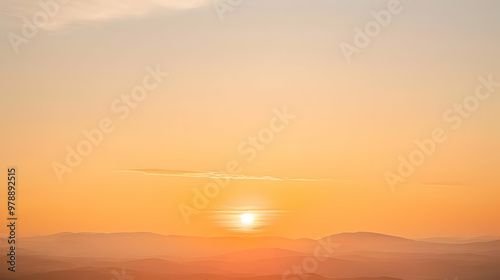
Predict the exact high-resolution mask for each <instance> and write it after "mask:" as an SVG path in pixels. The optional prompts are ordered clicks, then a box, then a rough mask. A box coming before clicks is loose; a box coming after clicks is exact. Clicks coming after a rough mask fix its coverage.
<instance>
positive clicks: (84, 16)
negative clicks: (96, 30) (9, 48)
mask: <svg viewBox="0 0 500 280" xmlns="http://www.w3.org/2000/svg"><path fill="white" fill-rule="evenodd" d="M210 3H211V2H210V1H209V0H144V1H136V0H70V1H68V3H65V4H59V5H58V8H57V10H56V12H54V16H53V17H51V18H50V21H49V23H48V24H46V25H44V26H40V27H39V28H41V29H46V30H61V29H63V30H64V29H68V28H70V27H75V26H81V25H90V24H95V23H98V22H103V21H108V20H114V19H120V18H127V17H141V16H145V15H147V14H150V13H152V12H155V11H157V10H158V9H165V10H171V11H180V10H188V9H193V8H197V7H201V6H206V5H208V4H210ZM1 6H2V7H0V11H2V13H3V14H8V15H11V16H17V17H22V16H25V17H26V18H28V19H29V20H31V17H32V16H33V15H34V14H35V13H36V12H39V11H43V10H42V8H41V7H40V6H38V5H37V2H36V1H27V0H17V1H12V0H10V1H6V3H3V4H2V5H1ZM14 19H15V18H14ZM15 20H17V21H19V20H18V19H15ZM18 24H22V22H18Z"/></svg>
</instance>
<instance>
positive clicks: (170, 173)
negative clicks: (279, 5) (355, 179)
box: [115, 169, 350, 182]
mask: <svg viewBox="0 0 500 280" xmlns="http://www.w3.org/2000/svg"><path fill="white" fill-rule="evenodd" d="M115 172H127V173H139V174H144V175H152V176H166V177H188V178H212V179H217V178H219V179H235V180H263V181H302V182H350V180H335V179H318V178H288V177H283V178H279V177H272V176H248V175H243V174H229V173H222V172H215V171H189V170H165V169H130V170H117V171H115Z"/></svg>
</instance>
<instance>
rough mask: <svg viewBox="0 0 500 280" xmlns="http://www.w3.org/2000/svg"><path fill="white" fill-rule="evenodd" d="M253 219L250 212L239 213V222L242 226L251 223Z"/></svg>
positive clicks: (253, 216)
mask: <svg viewBox="0 0 500 280" xmlns="http://www.w3.org/2000/svg"><path fill="white" fill-rule="evenodd" d="M254 219H255V215H254V214H252V213H243V214H241V224H242V225H244V226H251V225H253V221H254Z"/></svg>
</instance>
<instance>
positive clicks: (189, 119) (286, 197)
mask: <svg viewBox="0 0 500 280" xmlns="http://www.w3.org/2000/svg"><path fill="white" fill-rule="evenodd" d="M100 2H101V1H95V3H94V4H93V5H97V6H95V7H94V6H89V7H86V9H83V10H75V9H74V7H73V6H67V7H66V9H62V10H61V14H60V15H59V16H56V17H54V19H53V21H52V24H51V25H50V26H48V27H46V28H45V29H41V30H40V32H39V34H37V36H36V37H34V38H33V39H31V40H30V42H29V43H28V44H26V45H23V46H21V49H20V51H19V53H17V54H16V53H14V52H13V50H12V48H11V45H10V43H9V41H8V40H7V39H6V40H2V41H1V43H0V53H1V55H2V64H1V65H0V71H1V77H2V82H1V83H0V92H2V94H1V97H0V98H1V100H0V114H2V117H1V118H0V122H1V127H2V132H1V133H2V135H1V137H0V148H1V154H2V157H1V158H0V163H1V166H2V167H3V168H4V169H5V170H6V168H7V167H8V166H12V165H14V166H17V167H18V177H19V178H18V179H19V192H18V196H19V197H18V198H19V201H18V203H19V210H18V213H19V218H20V227H19V233H20V234H21V235H23V236H28V235H39V234H51V233H57V232H66V231H69V232H81V231H88V232H122V231H123V232H130V231H141V232H156V233H161V234H176V235H201V236H215V235H252V234H253V235H255V234H258V235H276V236H287V237H319V236H324V235H327V234H331V233H338V232H345V231H374V232H381V233H387V234H394V235H401V236H408V237H429V236H481V235H500V226H498V223H497V221H498V220H499V218H500V211H498V206H497V204H498V197H499V195H500V190H499V189H498V185H499V183H500V177H499V175H498V172H497V171H496V169H497V167H498V164H499V159H500V152H499V149H498V143H500V141H499V140H500V133H499V130H498V127H499V124H500V119H499V117H498V116H499V115H498V112H499V109H500V87H496V91H494V92H493V93H492V95H491V97H490V98H489V99H487V100H484V101H481V103H480V105H479V107H478V109H477V110H476V111H474V112H472V114H471V116H470V117H468V118H467V119H466V120H465V121H464V122H463V124H462V125H461V126H460V128H459V129H453V128H452V125H451V123H449V122H446V121H445V120H443V114H444V113H445V112H446V111H447V110H449V109H452V108H453V104H455V103H462V101H463V100H464V98H466V97H467V96H469V95H472V94H473V93H474V91H475V89H476V87H477V86H478V84H480V83H479V81H478V77H479V76H483V77H487V76H488V75H490V74H491V75H492V77H493V80H495V81H497V80H498V81H500V72H499V71H498V70H499V69H500V68H499V66H500V57H499V56H498V46H499V43H500V36H499V34H500V32H499V31H500V30H499V28H500V25H499V24H498V16H497V13H496V12H494V11H495V10H494V8H498V3H497V2H495V1H480V2H477V3H476V2H475V3H456V2H451V1H443V2H440V3H435V2H431V1H425V2H416V3H413V2H412V3H407V2H404V10H403V12H402V13H401V14H399V15H397V16H395V17H394V18H393V22H392V23H391V24H390V25H389V26H388V27H387V28H385V29H384V30H383V31H382V32H381V34H380V35H379V36H378V37H376V38H374V39H373V41H372V43H371V44H370V46H368V47H367V48H366V49H364V50H363V51H362V52H361V53H360V54H358V55H356V57H354V59H353V61H352V62H351V63H347V62H346V60H345V58H344V57H343V55H342V52H341V50H340V49H339V47H338V46H339V44H340V43H341V42H342V41H349V42H350V41H352V37H353V36H354V34H355V32H354V27H356V26H363V25H364V24H365V23H366V22H368V21H369V20H371V16H370V11H372V10H374V11H378V10H380V9H383V8H384V7H386V3H387V1H373V2H370V3H364V2H363V1H326V0H322V1H318V2H317V3H315V4H314V5H311V4H310V3H309V2H307V1H298V0H293V1H289V0H288V1H273V2H272V3H268V1H246V2H244V3H243V4H241V5H240V6H238V7H235V9H234V11H232V12H231V13H230V14H227V17H226V18H225V19H224V20H223V21H221V20H219V18H218V17H217V15H216V13H215V11H214V8H213V7H212V5H211V4H210V3H207V2H205V1H198V2H197V4H196V5H187V6H183V5H180V6H179V5H178V2H176V1H165V2H164V3H163V2H162V4H161V5H159V4H151V5H149V4H141V5H140V6H137V7H136V6H134V5H135V4H132V2H130V1H125V2H123V3H128V5H129V6H127V7H126V8H123V9H122V10H120V12H119V13H118V12H113V10H109V11H108V10H103V12H102V14H101V17H92V16H91V15H92V14H93V13H95V10H96V9H99V5H101V4H102V3H100ZM20 3H21V4H16V3H14V2H13V3H11V4H9V5H11V9H13V10H16V11H18V12H19V13H26V14H32V13H33V12H34V11H35V10H34V9H36V7H32V6H29V4H26V3H24V2H20ZM117 3H119V1H111V2H110V4H109V5H110V7H111V8H112V7H113V5H115V4H117ZM147 3H149V2H147ZM402 3H403V2H402ZM452 3H453V4H452ZM68 5H69V4H68ZM62 8H64V7H62ZM111 8H110V9H111ZM0 17H1V23H0V31H1V32H2V33H3V34H7V33H9V32H17V33H19V32H20V30H21V25H20V24H19V19H16V18H15V17H12V16H9V15H5V14H0ZM156 65H159V67H160V69H161V71H164V72H168V73H169V76H168V77H164V78H163V81H162V82H160V83H159V84H158V86H157V87H155V88H154V89H153V90H151V91H148V93H147V97H145V99H144V100H143V101H141V102H137V104H136V105H137V108H134V109H131V112H130V114H129V115H127V116H126V117H125V118H124V119H123V120H122V119H120V118H119V117H120V116H121V115H120V113H117V112H116V111H113V109H112V104H113V102H114V101H115V100H117V99H118V100H120V98H122V97H123V96H124V95H130V93H131V90H132V89H133V88H134V87H136V86H138V85H142V84H143V79H144V78H145V77H146V76H147V75H148V70H146V67H148V66H150V67H151V68H155V67H156ZM120 104H121V103H120ZM285 107H286V110H287V111H288V112H289V113H290V114H293V115H296V117H295V118H293V119H291V120H290V121H289V123H286V124H284V126H283V130H282V131H279V132H274V137H273V139H272V140H271V141H270V142H269V143H267V144H265V145H264V146H265V148H263V149H262V150H259V151H258V152H257V156H256V158H255V159H254V160H251V161H250V162H249V161H247V158H248V154H242V153H241V152H239V151H238V147H239V146H240V145H242V143H244V141H249V140H248V139H249V138H248V137H254V136H257V137H258V134H259V133H260V132H261V131H262V130H263V129H266V128H269V127H270V121H271V120H272V119H273V118H275V117H276V112H275V110H283V108H285ZM103 119H110V120H111V121H112V123H113V125H114V130H113V131H112V132H110V133H107V134H105V135H104V137H103V141H102V143H100V144H99V145H97V146H96V147H94V148H93V150H92V152H91V153H90V154H89V155H88V156H86V157H84V158H83V160H82V163H81V164H79V165H78V166H77V167H75V168H72V169H73V171H72V172H71V173H65V174H64V176H63V181H62V182H59V180H58V178H57V175H56V173H55V172H54V169H53V166H52V164H53V162H59V163H64V162H65V157H66V155H67V150H66V147H67V146H70V147H72V148H75V147H76V146H77V144H78V143H80V142H81V141H82V140H84V139H85V137H84V135H83V134H82V130H84V129H85V130H92V129H95V128H98V127H99V123H100V122H101V121H102V120H103ZM435 128H443V129H444V131H445V132H446V135H447V137H448V138H447V140H446V141H445V142H444V143H442V144H438V145H437V147H436V152H435V153H434V154H432V155H431V156H429V157H428V158H426V160H425V163H424V164H423V165H422V166H419V167H417V168H416V170H415V173H414V174H412V175H411V176H410V177H408V178H407V179H406V180H405V182H404V183H403V184H400V185H399V186H398V187H397V188H396V190H395V191H394V192H393V191H391V188H390V187H389V186H388V184H387V182H386V181H385V179H384V173H385V172H388V171H390V172H396V170H397V168H398V164H399V161H398V156H399V155H403V156H405V157H407V156H408V155H409V154H410V153H411V152H412V151H414V150H415V148H416V145H415V144H414V141H415V140H416V139H424V138H428V137H431V133H432V131H433V130H434V129H435ZM231 160H235V161H236V162H238V163H239V164H240V167H241V168H242V171H241V174H240V175H239V176H241V177H240V178H235V177H237V176H234V177H232V178H233V179H232V180H231V183H230V184H229V186H227V187H226V188H225V189H223V190H220V193H219V194H218V195H216V196H215V197H214V198H211V199H209V200H210V204H209V205H208V206H207V207H206V208H204V209H203V211H201V212H200V214H198V215H194V216H192V220H191V223H190V224H186V223H185V221H184V219H183V216H182V214H181V212H180V211H179V205H180V204H181V203H185V204H188V203H191V202H192V198H193V188H201V189H202V188H203V187H204V186H205V185H206V184H207V183H209V182H211V181H212V180H213V179H211V178H209V177H214V176H223V177H224V175H226V177H228V176H227V175H228V174H226V173H225V169H226V165H227V163H228V162H229V161H231ZM135 169H160V170H164V171H165V170H168V171H171V170H181V171H186V172H184V173H189V172H192V171H200V172H202V173H200V174H205V175H206V174H207V172H219V173H216V174H219V175H213V174H214V173H208V174H209V175H206V176H205V175H200V174H198V173H193V174H195V175H183V176H181V177H179V176H174V177H173V176H165V174H163V175H161V174H149V175H146V174H142V173H135V172H117V171H130V170H135ZM5 172H6V171H5ZM210 174H211V175H210ZM220 174H222V175H220ZM204 176H205V177H204ZM207 176H208V177H207ZM269 177H272V178H275V179H276V178H278V179H284V178H289V179H295V180H274V179H272V178H269ZM301 179H309V181H307V180H301ZM0 198H1V201H5V192H1V195H0ZM228 207H229V208H231V207H233V208H236V209H244V208H245V207H247V208H248V209H254V210H255V209H261V210H265V211H271V212H272V211H278V212H279V214H272V215H271V214H269V213H271V212H265V213H264V214H262V215H260V216H259V215H257V216H256V218H257V219H260V222H262V224H261V225H262V227H261V228H258V230H257V231H255V232H253V231H252V232H245V231H232V230H229V229H228V228H227V227H224V226H221V223H218V222H217V221H218V220H217V219H216V218H214V213H215V212H213V211H223V210H224V209H229V208H228ZM245 211H247V210H245ZM217 213H219V212H217ZM273 213H274V212H273ZM2 215H4V214H2Z"/></svg>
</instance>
